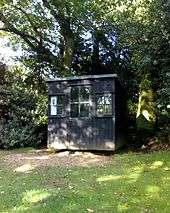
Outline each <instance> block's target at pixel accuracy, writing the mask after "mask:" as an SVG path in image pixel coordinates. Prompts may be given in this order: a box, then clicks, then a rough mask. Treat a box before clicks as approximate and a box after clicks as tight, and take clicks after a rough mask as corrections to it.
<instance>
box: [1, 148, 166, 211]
mask: <svg viewBox="0 0 170 213" xmlns="http://www.w3.org/2000/svg"><path fill="white" fill-rule="evenodd" d="M15 152H16V151H15ZM6 154H9V151H8V152H4V151H0V212H29V213H31V212H36V213H37V212H40V213H42V212H43V213H45V212H51V213H53V212H54V213H55V212H58V213H66V212H78V213H83V212H97V213H98V212H113V213H116V212H130V213H135V212H137V213H138V212H153V213H157V212H159V213H164V212H165V213H166V212H167V213H169V212H170V152H168V151H166V152H155V153H151V154H142V153H125V154H115V155H113V162H112V163H111V164H109V165H105V166H93V167H88V168H83V167H71V168H66V167H55V165H54V166H53V167H41V168H35V169H34V170H32V171H30V172H29V173H22V172H15V171H14V170H13V169H12V168H10V166H9V165H8V166H7V165H5V163H4V161H3V158H4V156H5V155H6Z"/></svg>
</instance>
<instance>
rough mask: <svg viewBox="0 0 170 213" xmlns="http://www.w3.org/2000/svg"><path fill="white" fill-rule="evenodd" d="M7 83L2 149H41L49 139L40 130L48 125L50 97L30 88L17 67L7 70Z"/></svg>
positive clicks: (2, 105) (2, 99) (3, 92)
mask: <svg viewBox="0 0 170 213" xmlns="http://www.w3.org/2000/svg"><path fill="white" fill-rule="evenodd" d="M4 79H5V82H4V83H3V84H1V85H0V86H1V97H0V108H1V113H0V119H1V120H0V123H1V129H0V133H1V134H0V135H1V136H0V147H1V148H12V147H21V146H30V145H32V146H38V145H39V144H40V143H42V140H43V137H44V136H45V133H43V132H41V131H39V130H40V129H41V128H40V127H42V126H44V127H45V124H46V122H47V116H46V114H47V112H46V107H47V104H46V102H47V97H46V96H45V95H42V94H40V93H38V92H36V91H35V90H33V89H32V88H31V85H27V84H26V83H25V80H26V74H25V73H24V72H23V71H22V70H21V69H19V68H17V67H15V68H13V69H11V70H6V71H5V74H4ZM44 130H45V129H44Z"/></svg>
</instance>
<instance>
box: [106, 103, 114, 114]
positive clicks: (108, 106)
mask: <svg viewBox="0 0 170 213" xmlns="http://www.w3.org/2000/svg"><path fill="white" fill-rule="evenodd" d="M105 114H107V115H110V114H112V105H105Z"/></svg>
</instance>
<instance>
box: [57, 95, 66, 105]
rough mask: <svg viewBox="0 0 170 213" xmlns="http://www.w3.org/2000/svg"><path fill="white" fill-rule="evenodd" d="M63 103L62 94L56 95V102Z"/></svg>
mask: <svg viewBox="0 0 170 213" xmlns="http://www.w3.org/2000/svg"><path fill="white" fill-rule="evenodd" d="M63 103H64V95H58V96H57V104H59V105H60V104H63Z"/></svg>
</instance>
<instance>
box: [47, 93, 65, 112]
mask: <svg viewBox="0 0 170 213" xmlns="http://www.w3.org/2000/svg"><path fill="white" fill-rule="evenodd" d="M63 108H64V95H57V96H51V97H50V114H51V115H62V114H63Z"/></svg>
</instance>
